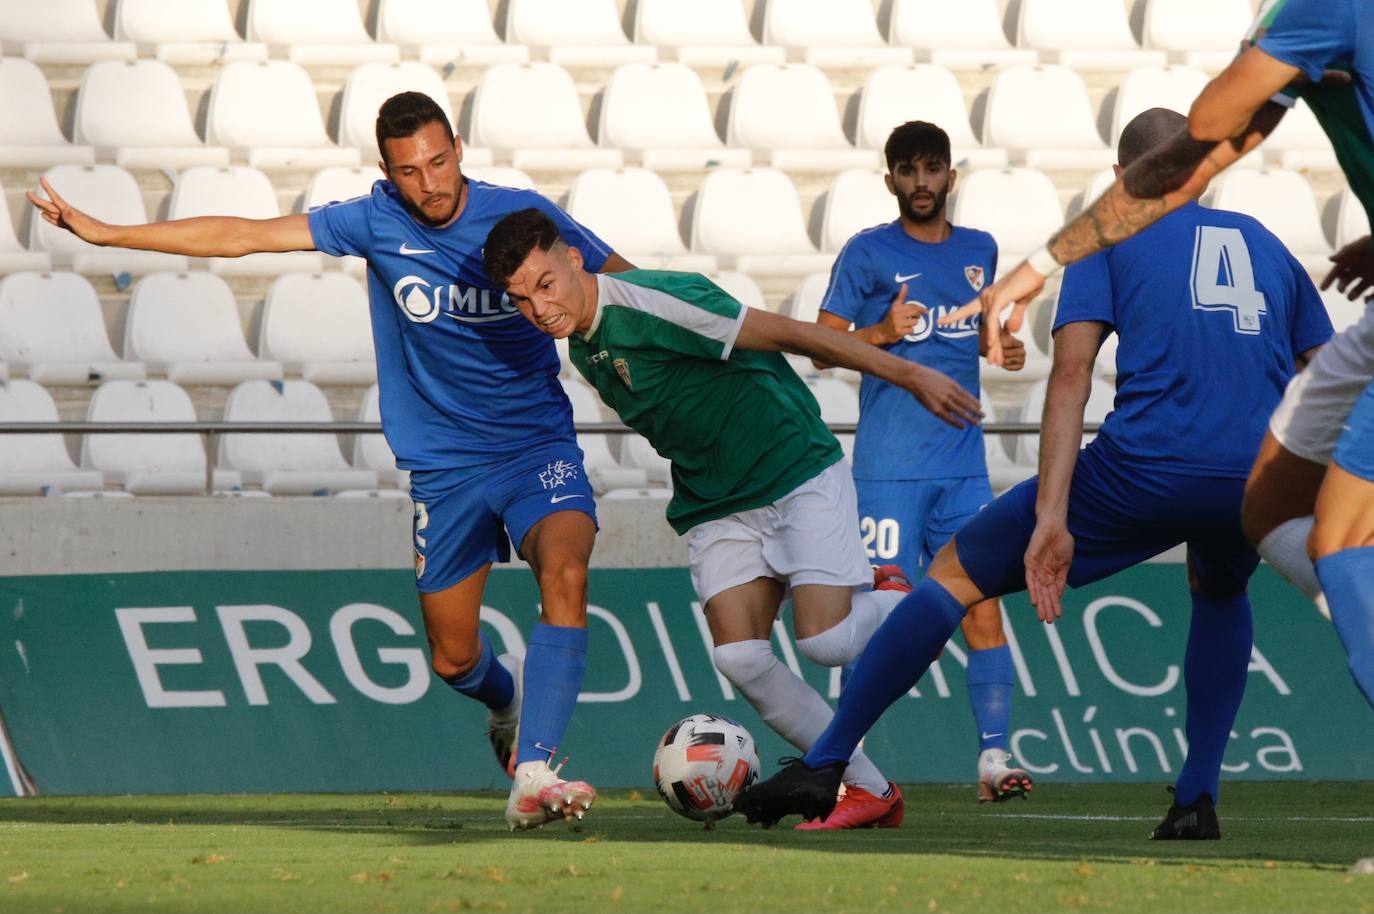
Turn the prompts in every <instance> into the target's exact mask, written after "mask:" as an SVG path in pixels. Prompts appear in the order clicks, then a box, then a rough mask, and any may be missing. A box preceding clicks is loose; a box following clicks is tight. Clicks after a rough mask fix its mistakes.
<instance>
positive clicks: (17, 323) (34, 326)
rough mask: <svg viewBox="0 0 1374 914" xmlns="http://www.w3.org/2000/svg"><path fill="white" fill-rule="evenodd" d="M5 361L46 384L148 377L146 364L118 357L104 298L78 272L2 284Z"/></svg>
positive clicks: (18, 277)
mask: <svg viewBox="0 0 1374 914" xmlns="http://www.w3.org/2000/svg"><path fill="white" fill-rule="evenodd" d="M0 361H2V362H8V363H9V369H10V371H11V372H12V373H14V374H16V375H27V376H28V377H29V378H30V379H32V380H34V381H37V382H39V383H40V384H89V383H98V382H100V381H103V380H105V379H107V378H142V377H143V375H144V367H143V364H142V363H140V362H126V361H124V360H123V359H120V358H119V357H118V356H117V355H115V352H114V347H112V346H111V345H110V337H109V334H108V333H107V332H106V331H105V319H104V317H103V316H102V315H101V313H100V299H99V298H97V297H96V294H95V289H94V288H93V287H92V286H91V284H90V283H89V282H87V281H86V280H85V279H84V278H82V277H80V276H77V275H76V274H75V273H11V274H10V275H9V276H6V277H5V278H4V279H0Z"/></svg>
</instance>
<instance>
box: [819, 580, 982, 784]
mask: <svg viewBox="0 0 1374 914" xmlns="http://www.w3.org/2000/svg"><path fill="white" fill-rule="evenodd" d="M964 613H965V609H964V607H963V606H960V605H959V601H958V600H956V599H954V597H952V596H950V593H949V591H947V590H945V589H944V588H943V587H941V586H940V585H939V584H938V583H936V582H935V581H933V580H931V579H930V578H926V579H925V580H923V581H921V583H920V584H918V585H916V589H915V590H913V591H912V592H911V593H910V594H908V595H907V596H906V597H905V598H904V599H903V600H902V602H900V603H898V604H897V606H896V608H894V609H893V610H892V614H891V615H889V616H888V617H887V621H885V622H884V623H883V624H882V625H880V626H879V627H878V630H877V631H876V632H874V633H873V637H872V638H870V639H869V641H868V647H866V648H864V652H863V655H862V656H860V657H859V663H858V666H856V667H855V668H854V675H853V676H851V677H850V679H849V682H848V684H846V685H845V687H844V690H843V691H841V692H840V705H839V708H838V709H837V710H836V712H835V717H834V719H833V720H831V721H830V726H828V727H826V728H825V732H824V733H822V734H821V737H820V739H818V740H816V742H815V744H814V745H812V747H811V751H809V752H807V753H806V758H805V762H806V764H807V765H808V766H809V767H811V768H820V767H822V766H824V765H829V764H831V763H834V762H847V761H849V757H850V756H851V755H853V754H854V748H855V747H856V746H858V745H859V740H861V739H863V736H864V734H865V733H867V732H868V731H869V729H870V728H871V727H872V726H873V724H875V723H876V722H877V720H878V718H879V717H881V716H882V714H883V712H884V711H886V710H887V708H888V706H889V705H891V704H892V703H893V702H894V701H896V700H897V699H899V698H901V697H902V696H903V695H905V694H906V693H907V691H908V690H909V689H910V688H911V687H912V686H914V685H915V684H916V682H917V680H919V679H920V678H921V677H922V676H923V675H925V671H926V669H927V668H928V667H929V666H930V665H931V664H932V663H933V662H935V658H936V657H937V656H939V653H940V649H941V648H943V647H944V646H945V642H946V641H948V640H949V638H950V636H951V635H953V634H954V630H955V629H956V628H958V627H959V623H960V622H962V621H963V619H964Z"/></svg>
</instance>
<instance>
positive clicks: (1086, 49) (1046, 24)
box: [1016, 0, 1240, 70]
mask: <svg viewBox="0 0 1374 914" xmlns="http://www.w3.org/2000/svg"><path fill="white" fill-rule="evenodd" d="M1237 34H1238V35H1239V34H1240V33H1237ZM1016 35H1017V38H1016V43H1017V44H1018V45H1019V46H1021V47H1023V48H1035V49H1036V50H1037V51H1039V52H1040V59H1041V60H1043V61H1046V62H1049V63H1059V64H1064V65H1065V66H1070V67H1076V68H1078V69H1083V70H1128V69H1131V68H1132V67H1147V66H1163V65H1164V64H1165V63H1166V62H1167V60H1168V57H1167V55H1166V54H1165V53H1164V52H1163V51H1156V50H1145V49H1143V48H1141V47H1140V45H1139V44H1137V43H1136V40H1135V36H1134V35H1132V34H1131V25H1130V23H1129V22H1128V21H1127V19H1126V7H1125V6H1123V5H1122V4H1121V3H1119V2H1117V0H1021V10H1020V15H1019V16H1018V17H1017V23H1016Z"/></svg>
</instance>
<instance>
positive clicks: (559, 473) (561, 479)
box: [539, 460, 577, 489]
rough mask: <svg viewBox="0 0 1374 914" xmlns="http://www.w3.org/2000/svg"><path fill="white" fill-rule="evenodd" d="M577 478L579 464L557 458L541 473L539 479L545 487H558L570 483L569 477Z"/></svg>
mask: <svg viewBox="0 0 1374 914" xmlns="http://www.w3.org/2000/svg"><path fill="white" fill-rule="evenodd" d="M576 478H577V464H575V463H569V462H568V461H566V460H555V461H554V462H553V463H551V464H549V465H548V466H547V467H545V468H544V469H543V470H542V471H540V473H539V481H540V483H542V484H543V486H544V488H545V489H556V488H558V487H559V486H565V485H567V484H568V480H569V479H576Z"/></svg>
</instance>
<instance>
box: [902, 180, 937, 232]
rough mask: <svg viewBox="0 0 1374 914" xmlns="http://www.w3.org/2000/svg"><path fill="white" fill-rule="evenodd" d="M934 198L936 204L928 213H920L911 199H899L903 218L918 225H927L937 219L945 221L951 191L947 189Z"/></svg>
mask: <svg viewBox="0 0 1374 914" xmlns="http://www.w3.org/2000/svg"><path fill="white" fill-rule="evenodd" d="M933 196H934V204H933V205H932V206H931V208H930V211H929V212H927V213H922V212H918V211H917V209H916V205H915V204H914V203H913V202H912V200H911V198H910V197H901V198H899V199H900V200H901V201H902V202H901V210H902V216H903V217H904V218H906V219H909V220H910V221H912V222H915V223H916V224H917V225H925V224H926V223H929V222H934V221H936V220H937V219H943V218H944V217H945V200H946V198H948V197H949V189H948V188H946V189H945V190H942V191H940V192H939V193H937V194H934V195H933Z"/></svg>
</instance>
